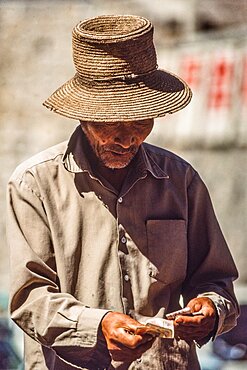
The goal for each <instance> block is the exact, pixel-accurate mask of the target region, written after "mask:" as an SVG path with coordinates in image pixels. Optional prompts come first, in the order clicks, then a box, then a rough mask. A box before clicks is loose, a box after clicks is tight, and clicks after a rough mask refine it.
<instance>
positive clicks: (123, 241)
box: [121, 236, 127, 244]
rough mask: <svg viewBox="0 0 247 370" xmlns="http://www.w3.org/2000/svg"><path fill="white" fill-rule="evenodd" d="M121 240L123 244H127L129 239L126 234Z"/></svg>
mask: <svg viewBox="0 0 247 370" xmlns="http://www.w3.org/2000/svg"><path fill="white" fill-rule="evenodd" d="M121 242H122V243H123V244H125V243H126V242H127V239H126V238H125V236H123V237H122V238H121Z"/></svg>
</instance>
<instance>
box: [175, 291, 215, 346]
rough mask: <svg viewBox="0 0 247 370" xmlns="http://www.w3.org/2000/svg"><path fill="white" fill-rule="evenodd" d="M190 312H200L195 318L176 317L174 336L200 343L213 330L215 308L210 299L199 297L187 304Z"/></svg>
mask: <svg viewBox="0 0 247 370" xmlns="http://www.w3.org/2000/svg"><path fill="white" fill-rule="evenodd" d="M187 306H188V307H190V308H191V312H198V311H200V312H202V315H196V316H181V315H180V316H177V317H176V319H175V320H174V329H175V336H176V337H179V338H181V339H185V340H186V341H188V342H190V341H193V340H195V341H200V340H201V339H203V338H205V337H207V336H208V335H209V334H210V333H211V332H212V331H213V329H214V326H215V321H216V308H215V306H214V304H213V302H212V300H211V299H209V298H206V297H199V298H194V299H192V300H191V301H190V302H189V303H188V304H187Z"/></svg>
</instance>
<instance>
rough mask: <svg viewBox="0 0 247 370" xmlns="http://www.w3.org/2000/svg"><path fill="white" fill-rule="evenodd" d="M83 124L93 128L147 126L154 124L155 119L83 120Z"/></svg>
mask: <svg viewBox="0 0 247 370" xmlns="http://www.w3.org/2000/svg"><path fill="white" fill-rule="evenodd" d="M81 124H82V125H86V126H90V127H92V128H94V127H95V128H106V129H107V128H117V127H129V128H131V127H135V128H136V127H140V128H143V127H146V126H150V125H151V124H153V119H143V120H136V121H134V120H133V121H116V122H104V121H101V122H83V121H81Z"/></svg>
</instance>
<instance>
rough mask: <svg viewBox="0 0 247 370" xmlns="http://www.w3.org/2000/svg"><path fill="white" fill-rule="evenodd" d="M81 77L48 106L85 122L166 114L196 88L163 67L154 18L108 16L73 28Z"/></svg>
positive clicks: (65, 86)
mask: <svg viewBox="0 0 247 370" xmlns="http://www.w3.org/2000/svg"><path fill="white" fill-rule="evenodd" d="M72 47H73V59H74V64H75V68H76V74H75V76H74V77H73V78H72V79H71V80H69V81H67V82H66V83H65V84H63V85H62V86H61V87H60V88H58V89H57V90H56V91H55V92H54V93H53V94H52V95H51V96H50V97H49V98H48V99H47V100H46V101H45V102H44V103H43V104H44V105H45V106H46V107H47V108H49V109H51V110H52V111H54V112H56V113H59V114H61V115H63V116H66V117H69V118H73V119H78V120H83V121H95V122H97V121H105V122H114V121H131V120H141V119H148V118H156V117H162V116H164V115H165V114H167V113H174V112H176V111H178V110H180V109H182V108H184V107H185V106H186V105H187V104H188V103H189V102H190V100H191V95H192V94H191V90H190V88H189V87H188V85H187V84H186V83H185V82H184V81H182V80H181V79H180V78H179V77H177V76H175V75H174V74H171V73H169V72H167V71H164V70H161V69H158V67H157V58H156V52H155V48H154V44H153V26H152V24H151V23H150V21H149V20H147V19H145V18H142V17H139V16H132V15H131V16H130V15H120V16H119V15H104V16H99V17H95V18H91V19H88V20H85V21H82V22H80V23H79V24H78V25H77V26H76V27H75V28H74V29H73V32H72Z"/></svg>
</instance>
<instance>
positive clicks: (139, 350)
mask: <svg viewBox="0 0 247 370" xmlns="http://www.w3.org/2000/svg"><path fill="white" fill-rule="evenodd" d="M140 326H142V324H140V323H139V322H138V321H136V320H134V319H132V318H131V317H130V316H127V315H125V314H122V313H119V312H108V313H107V314H106V315H105V316H104V317H103V319H102V321H101V328H102V332H103V335H104V336H105V339H106V343H107V347H108V351H109V353H110V355H111V357H112V359H113V360H115V361H120V362H132V361H135V360H137V359H138V358H140V357H141V356H142V354H143V353H144V352H146V351H147V350H148V349H149V348H151V346H152V344H153V342H154V338H153V337H152V336H150V335H149V334H145V326H143V329H144V330H143V334H142V335H136V334H135V332H136V329H137V327H140Z"/></svg>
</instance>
